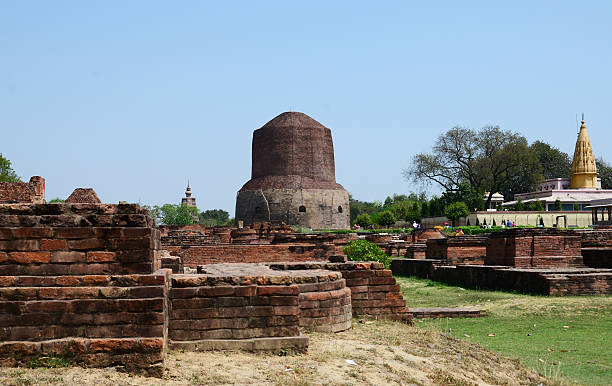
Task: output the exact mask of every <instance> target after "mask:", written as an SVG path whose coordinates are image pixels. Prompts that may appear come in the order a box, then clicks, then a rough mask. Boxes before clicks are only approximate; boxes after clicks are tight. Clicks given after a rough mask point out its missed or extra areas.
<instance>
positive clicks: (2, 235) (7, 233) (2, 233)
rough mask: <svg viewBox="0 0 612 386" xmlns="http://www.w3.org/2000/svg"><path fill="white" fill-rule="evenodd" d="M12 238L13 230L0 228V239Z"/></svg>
mask: <svg viewBox="0 0 612 386" xmlns="http://www.w3.org/2000/svg"><path fill="white" fill-rule="evenodd" d="M12 238H13V232H11V229H10V228H0V240H10V239H12Z"/></svg>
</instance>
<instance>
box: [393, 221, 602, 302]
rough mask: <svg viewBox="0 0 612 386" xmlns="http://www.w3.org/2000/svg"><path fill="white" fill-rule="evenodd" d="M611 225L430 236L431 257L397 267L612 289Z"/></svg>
mask: <svg viewBox="0 0 612 386" xmlns="http://www.w3.org/2000/svg"><path fill="white" fill-rule="evenodd" d="M611 240H612V230H587V231H585V230H562V229H537V228H528V229H510V230H506V231H503V232H493V233H490V234H488V235H487V236H481V235H479V236H454V237H449V238H447V239H431V240H428V241H427V256H426V257H427V258H426V259H421V260H415V259H404V260H399V259H398V260H394V261H393V263H392V265H391V267H392V270H393V272H394V273H396V274H403V275H414V276H420V277H428V278H432V279H435V280H439V281H443V282H449V283H455V284H458V285H466V286H472V287H479V288H489V289H500V290H518V291H522V292H532V293H541V294H548V295H572V294H575V295H581V294H606V293H612V269H608V268H610V262H611V261H612V254H611V253H610V252H611V251H612V242H611Z"/></svg>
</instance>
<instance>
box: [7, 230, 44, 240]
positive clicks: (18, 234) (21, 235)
mask: <svg viewBox="0 0 612 386" xmlns="http://www.w3.org/2000/svg"><path fill="white" fill-rule="evenodd" d="M51 236H52V231H51V228H15V229H13V237H14V238H16V239H38V238H41V237H51Z"/></svg>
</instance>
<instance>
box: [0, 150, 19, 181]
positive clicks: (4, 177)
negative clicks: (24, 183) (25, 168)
mask: <svg viewBox="0 0 612 386" xmlns="http://www.w3.org/2000/svg"><path fill="white" fill-rule="evenodd" d="M0 182H21V178H19V176H18V175H17V173H15V171H14V170H13V168H12V167H11V161H9V160H8V159H6V158H4V157H3V156H2V153H0Z"/></svg>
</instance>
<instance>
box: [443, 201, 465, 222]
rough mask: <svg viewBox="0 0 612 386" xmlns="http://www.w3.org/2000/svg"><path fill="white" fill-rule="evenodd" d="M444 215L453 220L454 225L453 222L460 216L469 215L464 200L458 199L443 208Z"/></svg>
mask: <svg viewBox="0 0 612 386" xmlns="http://www.w3.org/2000/svg"><path fill="white" fill-rule="evenodd" d="M444 215H445V216H446V217H448V219H449V220H451V221H452V222H453V226H455V222H456V221H457V220H459V219H460V218H461V217H467V216H469V215H470V211H469V209H468V207H467V205H466V204H465V202H462V201H459V202H455V203H452V204H450V205H448V206H447V207H446V208H444Z"/></svg>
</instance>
